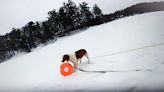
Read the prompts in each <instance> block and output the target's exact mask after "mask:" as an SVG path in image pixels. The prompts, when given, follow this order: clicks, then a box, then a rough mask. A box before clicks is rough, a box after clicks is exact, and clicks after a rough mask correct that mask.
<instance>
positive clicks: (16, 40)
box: [0, 0, 164, 62]
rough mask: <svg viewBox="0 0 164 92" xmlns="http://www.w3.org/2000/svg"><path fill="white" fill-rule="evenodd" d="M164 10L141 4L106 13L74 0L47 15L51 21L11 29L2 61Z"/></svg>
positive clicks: (161, 5) (1, 46)
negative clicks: (118, 21) (115, 22)
mask: <svg viewBox="0 0 164 92" xmlns="http://www.w3.org/2000/svg"><path fill="white" fill-rule="evenodd" d="M162 10H164V2H151V3H140V4H136V5H133V6H131V7H128V8H126V9H122V10H120V11H116V12H114V13H112V14H103V13H102V10H101V9H100V8H99V7H98V6H97V4H95V5H94V6H93V7H92V8H90V7H89V6H88V4H87V3H86V2H82V3H80V4H79V5H78V6H77V5H76V4H75V3H74V2H73V1H71V0H68V2H64V3H63V6H61V7H60V8H59V10H55V9H54V10H52V11H49V12H48V19H47V20H46V21H43V22H38V21H36V22H33V21H29V22H28V23H27V24H26V25H25V26H23V27H22V28H12V31H11V32H10V33H6V34H5V35H1V36H0V62H3V61H5V60H8V59H10V58H11V57H13V56H15V55H16V54H17V53H22V52H24V53H29V52H31V50H32V49H35V48H36V47H37V46H38V45H40V44H44V45H46V44H47V43H48V42H49V41H56V40H57V39H58V38H61V37H64V36H68V35H70V34H73V33H77V32H80V31H83V30H85V29H87V28H88V27H90V26H94V25H100V24H103V23H107V22H110V21H113V20H116V19H119V18H122V17H126V16H132V15H136V14H142V13H146V12H153V11H162Z"/></svg>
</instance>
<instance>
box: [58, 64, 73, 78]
mask: <svg viewBox="0 0 164 92" xmlns="http://www.w3.org/2000/svg"><path fill="white" fill-rule="evenodd" d="M73 72H74V67H73V66H72V65H71V64H70V63H63V64H62V65H61V66H60V73H61V74H62V75H63V76H68V75H71V74H72V73H73Z"/></svg>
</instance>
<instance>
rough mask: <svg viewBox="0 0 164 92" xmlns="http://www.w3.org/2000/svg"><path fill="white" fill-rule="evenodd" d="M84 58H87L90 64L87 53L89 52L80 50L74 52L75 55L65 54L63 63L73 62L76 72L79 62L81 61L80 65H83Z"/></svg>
mask: <svg viewBox="0 0 164 92" xmlns="http://www.w3.org/2000/svg"><path fill="white" fill-rule="evenodd" d="M84 56H86V57H87V59H88V64H89V56H88V53H87V51H86V50H85V49H80V50H78V51H76V52H74V53H73V54H65V55H64V56H63V60H62V62H65V61H67V62H69V61H70V62H72V63H73V64H74V68H75V70H76V68H77V65H78V62H79V61H80V63H81V59H82V58H83V57H84Z"/></svg>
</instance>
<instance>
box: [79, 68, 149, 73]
mask: <svg viewBox="0 0 164 92" xmlns="http://www.w3.org/2000/svg"><path fill="white" fill-rule="evenodd" d="M76 69H78V70H79V71H82V72H88V73H108V72H134V71H135V72H139V71H148V72H152V70H151V69H134V70H120V71H119V70H110V71H88V70H83V69H80V68H76Z"/></svg>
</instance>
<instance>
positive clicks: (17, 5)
mask: <svg viewBox="0 0 164 92" xmlns="http://www.w3.org/2000/svg"><path fill="white" fill-rule="evenodd" d="M64 1H65V2H66V1H67V0H0V34H1V35H3V34H5V33H7V32H10V31H11V29H12V28H13V27H15V28H20V27H22V26H24V25H25V24H26V23H28V22H29V21H43V20H45V19H46V17H47V12H48V11H50V10H53V9H57V10H58V8H59V7H60V6H62V3H63V2H64ZM72 1H74V2H75V3H76V4H78V3H80V2H82V1H85V2H87V3H88V4H89V6H93V4H97V5H98V6H99V7H100V8H101V9H102V11H103V13H111V12H114V11H115V10H119V9H123V8H126V7H128V6H130V5H133V4H136V3H140V2H151V1H164V0H72Z"/></svg>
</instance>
